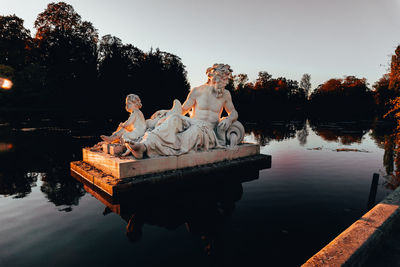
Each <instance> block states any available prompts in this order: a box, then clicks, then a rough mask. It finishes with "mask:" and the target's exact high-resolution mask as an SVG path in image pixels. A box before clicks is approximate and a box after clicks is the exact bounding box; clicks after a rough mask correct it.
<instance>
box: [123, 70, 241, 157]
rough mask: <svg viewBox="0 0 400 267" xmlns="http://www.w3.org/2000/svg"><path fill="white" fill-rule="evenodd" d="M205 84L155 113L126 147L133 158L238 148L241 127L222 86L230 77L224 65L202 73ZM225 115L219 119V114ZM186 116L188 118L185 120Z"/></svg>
mask: <svg viewBox="0 0 400 267" xmlns="http://www.w3.org/2000/svg"><path fill="white" fill-rule="evenodd" d="M206 74H207V76H208V81H207V82H206V83H205V84H203V85H201V86H199V87H195V88H193V89H191V91H190V93H189V95H188V97H187V99H186V101H185V102H184V103H183V105H181V103H180V102H179V101H178V100H174V106H173V108H172V109H171V110H160V111H157V112H156V113H155V114H153V116H152V117H151V119H150V120H147V125H148V127H149V128H150V130H148V131H147V132H146V133H145V135H144V136H143V138H142V140H141V141H140V142H135V143H127V144H126V145H127V147H128V148H129V149H130V150H131V152H132V154H133V155H134V156H135V157H136V158H143V155H144V154H145V153H146V154H147V156H148V157H158V156H172V155H175V156H178V155H182V154H185V153H190V152H195V151H205V150H208V149H211V148H222V147H229V148H233V147H235V146H236V145H238V144H239V143H240V142H241V141H242V140H243V137H244V127H243V125H242V124H241V123H240V122H238V121H237V118H238V113H237V111H236V110H235V107H234V105H233V103H232V97H231V94H230V92H229V91H228V90H225V86H226V85H227V84H228V82H229V79H230V78H231V76H232V70H231V68H230V66H229V65H226V64H214V65H213V66H212V67H210V68H208V69H207V71H206ZM224 110H225V111H226V113H227V114H228V116H227V117H223V118H221V114H222V112H223V111H224ZM187 113H189V114H190V118H189V117H187V116H185V115H186V114H187Z"/></svg>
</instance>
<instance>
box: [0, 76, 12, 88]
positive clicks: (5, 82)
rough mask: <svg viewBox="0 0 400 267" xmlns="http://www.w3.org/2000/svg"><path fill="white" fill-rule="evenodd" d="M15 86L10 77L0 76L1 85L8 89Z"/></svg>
mask: <svg viewBox="0 0 400 267" xmlns="http://www.w3.org/2000/svg"><path fill="white" fill-rule="evenodd" d="M12 86H13V83H12V81H10V80H9V79H5V78H0V87H1V88H3V89H6V90H9V89H11V87H12Z"/></svg>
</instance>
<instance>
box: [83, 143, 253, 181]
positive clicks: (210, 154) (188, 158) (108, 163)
mask: <svg viewBox="0 0 400 267" xmlns="http://www.w3.org/2000/svg"><path fill="white" fill-rule="evenodd" d="M106 149H108V151H116V150H117V149H118V148H113V145H108V148H106ZM113 149H114V150H113ZM106 151H107V150H106ZM258 154H260V146H259V145H255V144H248V143H244V144H241V145H239V146H237V147H235V148H234V149H228V148H223V149H212V150H209V151H203V152H194V153H189V154H184V155H180V156H168V157H158V158H146V159H139V160H138V159H133V158H130V157H129V158H119V157H116V156H113V155H112V154H111V153H110V154H107V153H104V152H94V151H90V150H89V149H87V148H84V149H83V161H84V162H86V163H88V164H90V165H92V166H94V167H96V168H97V169H100V170H102V171H103V172H104V173H106V174H109V175H112V176H114V177H115V178H119V179H121V178H127V177H135V176H138V175H144V174H149V173H159V172H164V171H169V170H175V169H181V168H187V167H194V166H199V165H205V164H210V163H215V162H220V161H226V160H232V159H237V158H242V157H247V156H253V155H258Z"/></svg>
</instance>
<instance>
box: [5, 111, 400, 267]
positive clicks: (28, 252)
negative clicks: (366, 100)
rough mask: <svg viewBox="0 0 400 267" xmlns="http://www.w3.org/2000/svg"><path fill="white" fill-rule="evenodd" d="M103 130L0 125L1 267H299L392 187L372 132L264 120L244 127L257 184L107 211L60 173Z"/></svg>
mask: <svg viewBox="0 0 400 267" xmlns="http://www.w3.org/2000/svg"><path fill="white" fill-rule="evenodd" d="M61 122H62V121H61ZM114 124H115V123H114V122H112V121H106V122H90V121H84V120H82V121H77V122H75V123H73V124H70V123H60V122H59V123H58V124H56V123H54V122H53V120H51V119H45V120H41V121H36V122H32V121H29V120H27V121H22V122H21V123H14V124H13V123H8V122H7V121H2V122H0V162H1V163H0V266H116V265H134V266H244V265H245V266H256V264H257V265H263V266H268V265H270V266H299V265H301V264H302V263H304V262H305V261H306V260H307V259H308V258H309V257H311V256H312V255H313V254H315V253H316V252H318V251H319V250H320V249H321V248H322V247H323V246H325V245H326V244H327V243H328V242H330V241H331V240H332V239H333V238H334V237H336V236H337V235H338V234H339V233H341V232H342V231H343V230H344V229H346V228H347V227H348V226H350V225H351V224H352V223H353V222H354V221H356V220H357V219H359V218H360V217H361V216H362V215H363V214H364V213H365V212H366V211H367V210H368V209H369V208H370V207H372V205H373V204H374V203H377V202H379V201H380V200H382V199H383V198H384V197H385V196H386V195H388V194H389V193H390V192H391V191H392V190H393V189H394V188H395V187H396V186H397V185H398V183H399V180H398V176H397V175H396V167H395V165H396V163H398V162H400V160H398V159H397V158H395V156H394V153H393V140H392V139H391V137H390V136H389V134H390V132H389V131H388V130H387V127H385V125H384V124H383V123H381V122H377V121H357V122H354V121H342V122H315V121H314V122H313V121H292V122H287V121H275V122H268V123H261V124H248V125H246V128H247V129H248V131H249V132H248V134H247V136H246V141H250V142H259V143H260V144H261V145H262V148H261V152H262V153H264V154H270V155H272V166H271V168H269V169H265V170H262V171H260V173H259V178H258V179H253V180H251V181H247V182H243V181H242V182H239V181H236V180H235V181H229V180H228V181H227V179H225V180H224V182H221V183H219V182H215V183H214V184H212V185H204V184H199V185H192V186H190V185H189V186H186V187H182V188H181V189H180V190H181V191H179V190H175V191H174V190H172V191H171V189H170V188H169V189H168V190H167V189H166V191H165V192H159V194H153V195H148V196H146V195H144V196H141V197H140V198H136V199H130V200H124V201H122V202H121V203H120V206H115V207H116V208H119V209H120V210H119V211H120V212H117V213H119V214H117V213H115V212H112V211H111V210H110V208H106V205H105V204H107V203H106V202H101V201H99V200H98V198H95V197H93V195H92V194H90V193H88V192H87V191H86V190H85V188H84V186H83V185H82V184H81V183H80V182H78V181H76V180H75V179H74V178H73V177H72V176H71V175H70V171H69V162H70V161H73V160H80V159H81V148H82V147H84V146H89V145H93V144H94V143H96V142H97V141H99V140H98V138H97V136H98V135H99V134H101V133H109V132H110V131H111V130H112V127H113V126H114ZM374 173H378V174H379V175H380V177H379V182H378V187H377V193H376V195H373V194H372V195H371V194H370V193H371V192H370V189H371V182H372V177H373V174H374ZM225 178H226V177H225ZM243 178H246V177H243ZM86 189H87V188H86ZM87 190H89V189H87ZM89 191H90V190H89Z"/></svg>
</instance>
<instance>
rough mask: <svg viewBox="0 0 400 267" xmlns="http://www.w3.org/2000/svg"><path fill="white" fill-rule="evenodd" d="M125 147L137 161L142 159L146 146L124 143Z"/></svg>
mask: <svg viewBox="0 0 400 267" xmlns="http://www.w3.org/2000/svg"><path fill="white" fill-rule="evenodd" d="M125 146H126V147H127V148H128V149H129V150H130V151H131V152H132V155H133V156H134V157H135V158H137V159H142V158H143V154H144V152H146V146H145V145H144V144H142V143H125Z"/></svg>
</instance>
